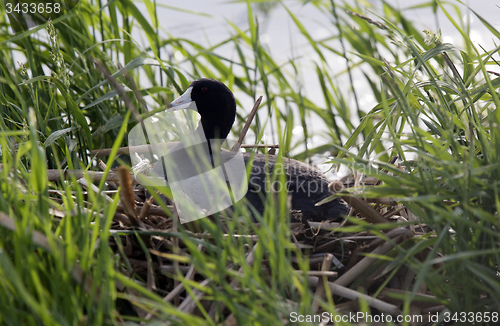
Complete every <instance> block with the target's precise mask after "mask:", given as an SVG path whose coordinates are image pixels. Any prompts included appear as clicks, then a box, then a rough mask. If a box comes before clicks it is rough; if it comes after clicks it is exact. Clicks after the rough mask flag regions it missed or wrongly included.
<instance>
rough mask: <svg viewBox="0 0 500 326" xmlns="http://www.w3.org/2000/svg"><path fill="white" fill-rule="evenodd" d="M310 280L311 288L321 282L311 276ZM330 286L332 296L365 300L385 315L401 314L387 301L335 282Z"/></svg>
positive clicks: (330, 283)
mask: <svg viewBox="0 0 500 326" xmlns="http://www.w3.org/2000/svg"><path fill="white" fill-rule="evenodd" d="M308 280H309V284H310V285H311V287H313V288H314V287H316V286H318V282H319V279H318V277H315V276H310V277H308ZM328 286H329V287H330V291H331V292H332V294H335V295H338V296H340V297H342V298H347V299H350V300H358V299H363V300H365V301H366V302H367V303H368V305H369V306H370V307H373V308H375V309H378V310H380V311H382V312H385V313H388V314H391V315H400V314H401V311H400V310H399V308H398V307H397V306H395V305H393V304H390V303H387V302H385V301H382V300H380V299H377V298H373V297H371V296H369V295H366V294H363V293H359V292H357V291H354V290H351V289H349V288H347V287H344V286H342V285H339V284H335V282H334V283H332V282H328Z"/></svg>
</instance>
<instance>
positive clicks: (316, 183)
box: [243, 153, 349, 221]
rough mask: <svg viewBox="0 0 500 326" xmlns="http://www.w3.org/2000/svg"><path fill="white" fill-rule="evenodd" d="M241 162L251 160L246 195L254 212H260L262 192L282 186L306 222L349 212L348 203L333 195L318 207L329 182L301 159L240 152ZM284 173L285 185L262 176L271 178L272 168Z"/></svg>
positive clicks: (332, 217)
mask: <svg viewBox="0 0 500 326" xmlns="http://www.w3.org/2000/svg"><path fill="white" fill-rule="evenodd" d="M243 155H244V159H245V164H246V165H248V162H249V161H250V160H252V156H253V164H252V170H251V174H250V178H249V184H248V192H247V194H246V198H247V200H248V201H249V203H251V204H252V205H253V206H254V207H255V208H256V209H257V211H258V212H259V213H260V214H262V213H263V212H264V202H263V200H265V195H266V194H271V193H272V190H273V189H274V190H275V191H276V190H280V188H279V187H285V186H286V188H287V190H288V193H289V195H291V199H292V203H291V204H292V207H291V208H292V209H293V210H300V211H301V212H302V216H303V218H305V219H307V220H310V221H323V220H327V219H335V218H339V217H342V216H344V215H346V214H347V212H348V211H349V206H348V205H347V203H346V202H345V201H343V200H342V199H341V198H336V199H334V200H332V201H330V202H328V203H325V204H323V205H321V206H316V203H318V202H320V201H321V200H323V199H325V198H327V197H329V196H331V195H332V194H333V192H332V191H331V190H330V189H329V188H328V184H329V183H330V181H329V180H328V179H327V178H326V177H325V176H324V174H323V173H321V172H320V171H319V170H317V169H315V168H314V167H312V166H310V165H308V164H305V163H303V162H300V161H297V160H294V159H290V158H285V157H284V158H283V159H282V161H281V162H280V163H276V159H277V157H276V156H275V155H264V154H260V153H257V154H250V153H244V154H243ZM275 170H276V173H280V174H284V177H285V179H286V181H285V184H283V182H280V181H279V178H275V180H277V181H275V183H274V184H269V181H266V176H269V179H270V180H271V177H272V173H273V171H275Z"/></svg>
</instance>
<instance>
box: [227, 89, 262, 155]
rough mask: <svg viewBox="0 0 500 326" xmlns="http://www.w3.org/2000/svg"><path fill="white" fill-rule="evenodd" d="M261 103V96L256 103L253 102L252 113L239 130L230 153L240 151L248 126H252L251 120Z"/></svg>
mask: <svg viewBox="0 0 500 326" xmlns="http://www.w3.org/2000/svg"><path fill="white" fill-rule="evenodd" d="M261 101H262V96H260V97H259V98H258V99H257V101H255V104H254V105H253V108H252V111H250V114H249V115H248V118H247V122H246V123H245V126H244V127H243V129H242V130H241V134H240V137H239V138H238V141H237V142H236V144H234V146H233V148H231V152H237V151H239V150H240V147H241V144H243V139H244V138H245V136H246V134H247V132H248V129H249V128H250V125H251V124H252V120H253V118H254V117H255V114H257V110H258V109H259V105H260V102H261Z"/></svg>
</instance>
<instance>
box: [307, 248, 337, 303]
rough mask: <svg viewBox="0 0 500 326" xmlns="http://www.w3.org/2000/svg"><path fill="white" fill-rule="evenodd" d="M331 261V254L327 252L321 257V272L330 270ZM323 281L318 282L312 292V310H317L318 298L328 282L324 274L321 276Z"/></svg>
mask: <svg viewBox="0 0 500 326" xmlns="http://www.w3.org/2000/svg"><path fill="white" fill-rule="evenodd" d="M332 261H333V255H332V254H328V255H326V256H325V257H324V258H323V264H322V265H321V271H322V272H327V271H329V270H330V268H331V267H332ZM322 280H323V282H318V287H317V288H316V292H315V293H314V300H313V302H312V310H313V311H316V312H317V311H318V308H319V300H321V299H322V298H323V295H324V294H325V284H327V283H328V277H327V276H326V275H323V277H322Z"/></svg>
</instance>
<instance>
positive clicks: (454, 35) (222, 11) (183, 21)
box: [137, 0, 500, 170]
mask: <svg viewBox="0 0 500 326" xmlns="http://www.w3.org/2000/svg"><path fill="white" fill-rule="evenodd" d="M426 2H428V1H397V0H390V1H387V3H389V4H390V5H392V6H394V7H396V8H401V9H404V8H408V7H412V6H416V5H417V4H421V3H426ZM158 3H162V4H166V5H167V6H171V7H175V8H180V9H184V10H186V11H192V12H197V13H202V14H203V15H208V16H203V15H196V14H192V13H188V12H181V11H179V10H174V9H172V8H165V7H163V8H160V9H159V11H158V17H159V22H160V34H161V35H163V36H165V37H166V36H167V35H170V36H172V37H176V38H185V39H189V40H193V41H195V42H198V43H200V44H202V45H204V46H211V45H215V44H217V43H218V42H219V41H222V40H224V39H226V38H227V37H229V36H230V35H234V30H233V29H232V28H231V27H230V25H229V24H228V22H227V21H230V22H232V23H233V24H235V25H236V26H238V28H240V29H242V30H245V29H246V28H248V11H247V4H246V3H245V2H232V1H207V0H185V1H175V2H174V1H167V2H161V1H158ZM284 3H285V4H286V6H287V7H288V8H290V9H291V11H292V12H293V13H294V14H295V15H297V17H298V18H299V19H300V21H301V23H302V24H303V25H304V26H305V28H306V29H307V30H308V32H309V33H310V35H311V36H312V37H313V39H316V40H318V39H322V38H324V37H328V36H331V35H336V34H337V31H336V28H335V26H334V24H333V23H332V22H331V12H326V13H320V12H319V10H318V9H316V8H315V7H314V6H312V5H311V4H308V5H302V4H301V3H300V2H298V1H285V2H284ZM367 3H370V4H371V5H372V6H373V7H374V8H371V9H370V10H373V11H374V12H377V8H380V7H381V3H382V2H381V1H380V0H372V1H368V2H367ZM466 3H467V2H466ZM498 4H500V1H493V0H475V1H470V2H468V5H469V7H470V8H471V9H472V10H474V11H475V12H476V13H478V14H479V15H480V16H482V17H483V18H484V19H485V20H486V21H488V22H489V23H491V24H493V26H494V27H495V28H496V29H499V30H500V24H499V23H498V16H499V14H500V8H499V7H498ZM337 10H339V9H338V8H337ZM447 10H449V12H450V13H452V14H453V15H455V16H454V17H453V18H454V19H455V20H460V19H461V20H462V21H466V20H468V21H469V22H470V26H471V29H470V34H469V36H470V38H471V39H472V40H473V41H474V42H475V43H478V44H481V45H482V46H483V47H484V48H486V49H492V48H493V46H494V40H495V38H494V36H493V35H492V34H491V32H489V31H488V29H487V28H486V27H484V25H483V24H482V23H481V22H480V20H479V19H478V18H477V17H475V15H474V14H472V13H470V12H468V11H467V9H466V7H465V6H462V10H461V12H462V17H457V16H456V14H455V12H454V11H453V10H452V9H451V7H447ZM360 13H361V14H366V15H368V16H370V17H373V18H375V19H376V17H375V16H373V15H372V14H371V13H370V12H368V11H365V12H360ZM467 13H469V14H467ZM254 14H256V15H257V17H258V19H259V25H260V30H259V32H260V33H259V34H260V41H261V43H262V44H263V46H264V47H265V49H266V50H267V51H269V52H270V54H271V56H272V57H273V58H274V59H275V60H276V61H277V62H283V63H284V62H286V61H288V60H290V59H291V58H297V57H301V59H300V62H299V66H300V68H301V70H300V71H301V80H300V82H301V84H302V86H303V89H304V91H305V94H306V95H307V96H308V97H309V98H310V99H311V100H313V102H315V104H317V105H319V106H320V107H321V106H324V101H323V96H322V93H321V89H320V88H319V83H318V81H317V75H316V73H315V72H314V66H313V65H311V64H310V62H311V61H317V60H316V59H317V54H316V53H314V51H313V49H312V48H311V47H310V46H309V45H308V41H307V40H306V39H305V37H303V36H302V35H301V33H300V32H299V31H298V28H297V27H296V26H295V24H294V22H293V21H292V19H291V18H290V16H289V14H288V13H287V11H286V10H285V9H284V8H283V7H282V6H280V5H278V6H276V7H275V8H274V9H273V10H272V11H271V12H270V13H269V15H267V16H266V15H264V13H262V12H258V11H254ZM404 14H405V17H407V18H409V19H411V20H412V21H413V22H414V23H416V27H417V30H423V29H427V30H431V31H433V32H437V30H438V28H441V30H442V36H443V41H444V42H449V43H453V44H454V45H456V46H458V47H461V46H462V38H461V36H460V33H459V32H458V31H457V30H456V29H455V27H453V25H452V24H451V22H450V21H449V19H448V18H447V17H446V16H445V14H444V13H443V12H442V11H441V10H439V9H438V15H437V17H436V16H435V15H434V13H432V11H431V9H429V8H424V9H406V10H405V11H404ZM137 41H139V40H137ZM496 42H497V43H498V40H496ZM144 45H146V42H145V41H144ZM339 49H340V45H339ZM167 51H168V48H167ZM216 53H218V54H220V55H222V56H224V57H227V58H232V57H233V58H236V55H237V53H236V50H235V49H234V47H233V46H231V45H230V46H226V47H222V48H219V49H217V50H216ZM325 54H327V52H326V51H325ZM162 55H165V57H166V56H167V55H170V56H173V57H174V58H175V59H176V60H177V62H178V63H179V66H180V67H182V62H183V57H182V54H181V53H180V52H177V53H166V52H162ZM326 58H327V60H329V62H333V63H334V64H338V71H339V72H340V71H343V70H345V68H346V65H345V60H344V59H343V58H341V57H339V56H336V55H334V54H327V55H326ZM350 58H353V59H354V55H350ZM356 61H357V60H356ZM308 63H309V64H308ZM289 68H290V67H288V68H286V69H289ZM497 68H498V67H497ZM488 69H490V67H488ZM494 69H495V67H493V68H492V69H490V70H494ZM353 76H354V87H355V88H356V91H357V93H358V99H359V103H360V105H361V107H362V110H363V111H369V110H370V109H371V108H372V107H373V106H374V105H375V99H374V97H373V96H372V95H371V91H368V92H366V91H363V90H364V89H365V88H367V89H369V87H368V84H367V83H366V81H365V80H364V77H363V76H362V74H361V71H359V70H358V71H356V70H354V72H353ZM373 79H374V80H375V81H377V82H378V80H379V77H378V76H373ZM338 82H339V85H345V86H344V88H345V89H344V90H345V91H346V92H345V94H349V92H348V88H350V84H349V80H348V77H347V75H346V74H344V75H343V76H341V77H340V78H339V79H338ZM261 94H263V92H262V93H261ZM235 96H237V98H238V100H239V101H240V102H241V103H242V106H243V110H247V111H249V110H250V108H251V107H252V105H253V99H252V98H250V97H249V96H247V95H246V94H243V93H238V92H235ZM350 103H351V104H352V108H353V110H352V111H353V112H354V111H355V104H354V100H353V99H352V96H351V98H350ZM277 104H278V105H279V103H277ZM239 110H242V108H239ZM259 114H260V117H261V118H262V119H266V117H267V110H266V109H262V110H261V112H260V113H259ZM354 119H357V117H355V118H354ZM309 122H310V124H312V125H314V126H311V129H312V130H314V131H315V133H314V136H313V137H312V138H311V140H310V143H308V145H310V146H311V147H316V146H318V145H321V144H323V143H324V142H325V139H323V138H322V137H321V134H322V130H324V128H326V126H325V125H324V123H323V122H322V121H319V119H316V120H314V119H312V120H311V119H310V120H309ZM297 123H300V122H298V121H297V122H296V124H297ZM354 125H357V123H356V121H354ZM312 127H314V128H312ZM294 134H297V135H301V134H302V127H301V126H296V127H295V128H294ZM247 137H248V138H247V139H246V142H247V143H251V142H252V140H253V138H252V135H248V136H247ZM276 139H277V138H276V137H273V135H272V134H271V131H270V128H268V129H267V130H266V138H265V141H267V143H272V142H275V141H276ZM302 149H303V146H300V147H299V148H298V150H302ZM327 159H328V157H327V156H326V155H324V156H320V157H316V158H315V160H314V162H315V164H318V165H319V167H320V168H321V169H322V170H327V169H328V168H329V167H330V165H321V162H324V161H325V160H327Z"/></svg>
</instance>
